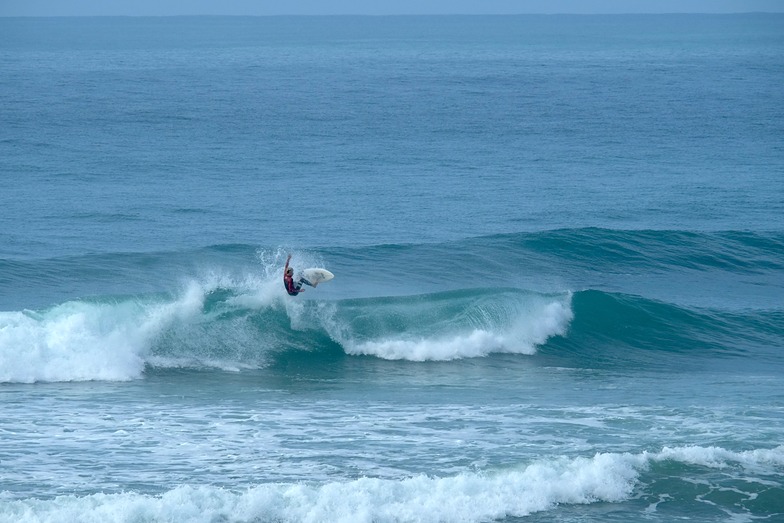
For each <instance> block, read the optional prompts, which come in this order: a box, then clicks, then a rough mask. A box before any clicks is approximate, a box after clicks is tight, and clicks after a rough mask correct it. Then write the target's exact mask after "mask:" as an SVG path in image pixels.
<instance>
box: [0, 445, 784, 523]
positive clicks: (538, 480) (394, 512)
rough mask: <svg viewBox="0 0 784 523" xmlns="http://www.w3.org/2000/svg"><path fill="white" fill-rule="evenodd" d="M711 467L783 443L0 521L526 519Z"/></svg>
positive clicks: (81, 507) (163, 500) (6, 505)
mask: <svg viewBox="0 0 784 523" xmlns="http://www.w3.org/2000/svg"><path fill="white" fill-rule="evenodd" d="M665 460H674V461H678V462H683V463H687V464H694V463H695V462H696V463H700V464H703V465H704V466H708V467H711V468H722V467H725V466H727V465H735V464H740V465H741V466H743V467H744V468H746V467H750V468H755V467H768V468H770V467H773V468H775V467H780V466H781V465H782V463H784V461H783V460H784V446H779V447H776V448H774V449H769V450H753V451H746V452H733V451H730V450H726V449H721V448H715V447H707V448H703V447H682V448H665V449H663V450H662V451H660V452H643V453H640V454H630V453H600V454H596V455H594V456H593V457H590V458H588V457H577V458H571V459H567V458H563V457H561V458H551V459H544V460H540V461H537V462H535V463H531V464H529V465H527V466H523V467H518V468H511V469H507V470H502V471H495V472H486V473H482V472H470V473H469V472H466V473H462V474H458V475H454V476H448V477H431V476H424V475H417V476H413V477H408V478H403V479H399V480H394V479H378V478H359V479H355V480H349V481H337V482H329V483H321V484H306V483H267V484H262V485H258V486H255V487H252V488H248V489H245V490H241V491H237V490H227V489H223V488H219V487H213V486H189V485H185V486H180V487H177V488H174V489H172V490H170V491H168V492H165V493H163V494H161V495H157V496H153V495H143V494H139V493H131V492H129V493H122V494H93V495H88V496H84V497H79V496H61V497H57V498H55V499H50V500H39V499H35V498H30V499H23V500H4V501H2V500H1V499H2V498H1V497H0V523H6V522H7V523H11V522H13V523H27V522H66V521H67V522H85V523H92V522H104V521H115V522H126V521H127V522H131V521H133V522H158V521H178V522H193V523H200V522H213V521H226V522H244V521H298V522H312V523H317V522H330V523H331V522H352V523H353V522H359V523H362V522H408V521H420V522H421V521H424V522H479V521H490V520H494V519H501V518H504V517H510V516H511V517H523V516H526V515H529V514H532V513H536V512H542V511H547V510H555V509H557V507H558V506H562V505H567V504H589V503H596V502H609V503H617V502H623V501H625V500H627V499H629V498H630V497H631V496H633V495H634V491H635V489H636V488H639V486H640V484H639V477H640V474H642V473H644V472H645V471H646V470H647V469H648V467H649V465H650V464H651V463H653V462H658V461H665Z"/></svg>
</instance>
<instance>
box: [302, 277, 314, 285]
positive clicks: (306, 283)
mask: <svg viewBox="0 0 784 523" xmlns="http://www.w3.org/2000/svg"><path fill="white" fill-rule="evenodd" d="M303 283H304V284H305V285H307V286H308V287H315V285H313V284H312V283H310V282H309V281H308V280H306V279H305V278H300V279H299V286H300V287H302V284H303Z"/></svg>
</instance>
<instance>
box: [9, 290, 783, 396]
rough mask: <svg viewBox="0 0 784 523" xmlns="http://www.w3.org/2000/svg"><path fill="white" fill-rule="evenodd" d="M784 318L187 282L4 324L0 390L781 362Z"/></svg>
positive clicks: (554, 296) (594, 293)
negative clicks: (320, 296) (363, 364)
mask: <svg viewBox="0 0 784 523" xmlns="http://www.w3.org/2000/svg"><path fill="white" fill-rule="evenodd" d="M783 316H784V312H782V311H776V310H774V311H770V310H755V311H747V312H727V311H705V310H698V309H686V308H682V307H678V306H675V305H672V304H667V303H661V302H657V301H654V300H648V299H645V298H642V297H638V296H632V295H623V294H616V293H608V292H604V291H598V290H586V291H579V292H576V293H571V292H564V293H539V292H533V291H523V290H517V289H492V288H490V289H464V290H456V291H447V292H441V293H431V294H420V295H413V296H400V297H371V298H361V299H342V300H334V301H319V300H293V299H290V298H289V297H287V296H285V294H284V292H283V289H282V285H280V282H279V278H278V277H277V276H274V277H270V278H268V279H263V278H262V279H249V280H246V281H235V280H231V279H227V278H216V279H214V280H211V281H208V282H196V281H191V282H190V283H189V284H188V285H186V286H185V288H184V290H183V291H182V292H181V293H180V294H179V295H177V296H170V295H161V294H158V295H140V296H117V297H100V298H96V299H89V300H75V301H69V302H65V303H62V304H59V305H56V306H54V307H51V308H48V309H45V310H39V311H30V310H20V311H10V312H0V382H23V383H27V382H37V381H80V380H110V381H113V380H131V379H139V378H141V377H143V374H144V371H145V369H146V368H147V367H153V368H199V369H207V368H217V369H223V370H241V369H243V368H260V367H266V366H269V365H270V364H272V363H274V362H275V360H276V358H278V357H279V356H280V355H282V354H286V353H291V352H292V351H301V352H307V353H309V354H310V356H309V359H311V360H312V361H313V364H318V362H319V360H320V358H323V357H328V356H329V357H332V356H331V355H334V354H336V353H345V354H348V355H352V356H356V355H366V356H373V357H378V358H383V359H391V360H408V361H412V362H418V361H448V360H455V359H463V358H479V357H485V356H488V355H490V354H493V353H517V354H522V355H531V354H534V353H536V352H537V351H542V352H544V353H546V354H549V355H555V356H558V357H560V358H563V361H564V362H566V363H567V364H570V365H580V366H582V365H588V366H590V365H604V364H607V363H613V364H629V365H636V364H640V363H648V362H650V363H656V362H659V361H660V360H661V358H660V357H659V356H660V354H663V353H667V354H677V353H684V354H690V355H693V356H694V357H697V358H715V357H717V356H727V357H746V356H749V357H754V358H763V359H764V358H767V357H770V358H775V357H777V356H776V354H775V348H776V347H777V346H778V345H777V343H778V341H780V339H781V332H780V326H781V324H782V319H784V318H783Z"/></svg>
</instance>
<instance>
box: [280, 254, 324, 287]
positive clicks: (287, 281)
mask: <svg viewBox="0 0 784 523" xmlns="http://www.w3.org/2000/svg"><path fill="white" fill-rule="evenodd" d="M289 261H291V254H289V257H288V258H286V266H285V267H284V268H283V286H284V287H286V292H288V293H289V295H290V296H296V295H297V294H299V293H300V292H305V289H303V288H302V284H303V283H304V284H305V285H310V286H311V287H315V286H316V285H318V282H316V283H310V282H309V281H308V280H306V279H305V278H300V279H299V281H298V282H297V283H294V269H293V268H291V267H289Z"/></svg>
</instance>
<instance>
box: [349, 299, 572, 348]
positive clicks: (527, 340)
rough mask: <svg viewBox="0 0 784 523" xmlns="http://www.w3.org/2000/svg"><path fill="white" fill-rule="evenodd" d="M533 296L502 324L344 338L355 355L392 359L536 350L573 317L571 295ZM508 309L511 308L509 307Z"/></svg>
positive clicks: (567, 325) (561, 331)
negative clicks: (364, 338) (412, 334)
mask: <svg viewBox="0 0 784 523" xmlns="http://www.w3.org/2000/svg"><path fill="white" fill-rule="evenodd" d="M544 300H545V298H544V297H541V298H538V299H535V298H529V300H528V301H526V302H525V305H524V306H516V307H512V312H513V314H507V316H509V317H507V318H504V320H503V321H502V322H500V324H499V325H496V326H493V327H492V328H477V329H471V330H468V331H460V330H459V329H458V332H457V333H453V334H449V335H444V334H441V335H434V336H430V337H428V336H419V337H416V338H412V337H410V336H409V335H408V334H407V333H400V334H395V335H391V336H387V337H385V338H384V339H378V340H370V341H354V340H352V339H351V338H348V339H345V337H344V339H343V340H342V344H343V345H344V347H345V350H346V352H347V353H349V354H354V355H359V354H363V355H372V356H378V357H380V358H384V359H389V360H410V361H448V360H455V359H462V358H476V357H482V356H487V355H488V354H491V353H515V354H534V353H535V352H536V348H537V347H538V346H539V345H541V344H543V343H545V342H546V341H547V340H548V338H550V337H552V336H557V335H563V334H565V333H566V331H567V329H568V328H569V324H570V322H571V320H572V318H573V313H572V310H571V306H570V301H571V297H570V296H569V297H567V298H566V299H549V300H550V301H544ZM507 312H508V311H507Z"/></svg>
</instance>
